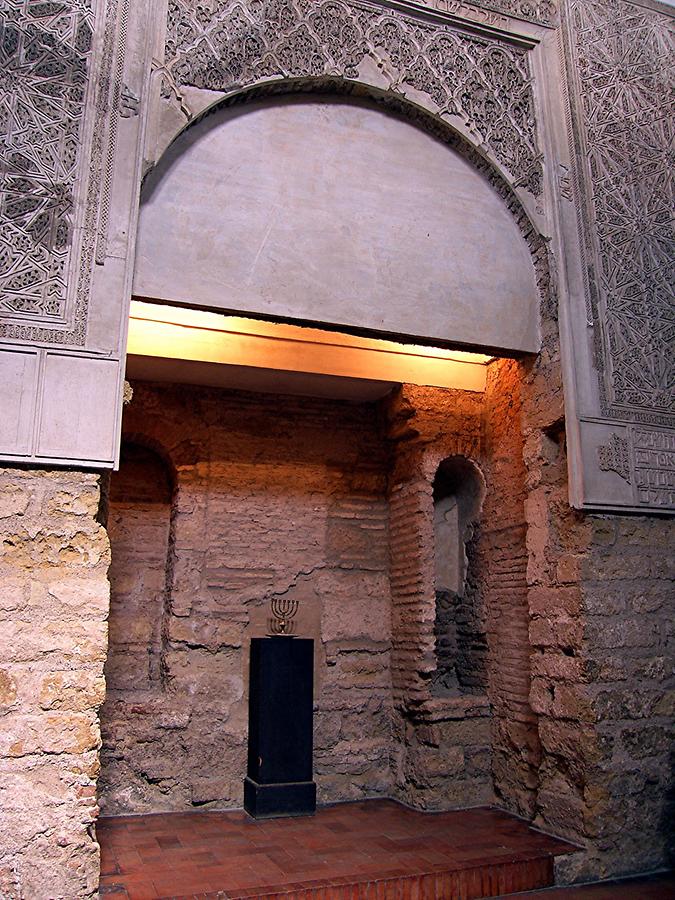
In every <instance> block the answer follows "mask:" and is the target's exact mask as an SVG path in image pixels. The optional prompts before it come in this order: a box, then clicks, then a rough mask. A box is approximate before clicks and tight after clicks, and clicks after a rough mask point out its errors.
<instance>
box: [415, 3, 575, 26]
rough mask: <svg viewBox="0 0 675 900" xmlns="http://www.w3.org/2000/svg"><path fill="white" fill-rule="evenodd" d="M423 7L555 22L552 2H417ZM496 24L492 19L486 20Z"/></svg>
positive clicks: (450, 11)
mask: <svg viewBox="0 0 675 900" xmlns="http://www.w3.org/2000/svg"><path fill="white" fill-rule="evenodd" d="M419 2H420V3H422V4H423V5H424V6H428V7H430V8H431V9H436V10H438V11H439V12H445V13H453V14H455V15H460V16H461V15H466V14H468V10H470V9H471V7H478V8H480V9H482V10H489V11H491V12H492V13H499V14H500V15H502V16H512V17H514V18H516V19H523V20H525V21H526V22H536V23H537V24H539V25H549V26H552V25H554V24H555V22H556V18H557V12H558V11H557V7H556V4H555V3H554V2H553V0H419ZM486 21H487V22H488V23H490V24H496V22H495V21H494V19H493V17H489V18H486Z"/></svg>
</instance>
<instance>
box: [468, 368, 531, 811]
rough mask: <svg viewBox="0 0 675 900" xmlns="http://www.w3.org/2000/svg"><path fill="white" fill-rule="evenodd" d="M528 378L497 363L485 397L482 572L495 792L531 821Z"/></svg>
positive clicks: (479, 547) (479, 564)
mask: <svg viewBox="0 0 675 900" xmlns="http://www.w3.org/2000/svg"><path fill="white" fill-rule="evenodd" d="M521 378H522V375H521V372H520V370H519V366H518V365H517V364H516V363H514V362H513V361H510V360H500V361H495V362H493V363H492V364H491V365H490V366H489V373H488V383H487V389H486V396H485V441H486V445H485V454H486V479H487V483H488V490H487V493H486V497H485V502H484V506H483V515H482V523H483V524H482V527H481V532H480V539H479V542H478V545H477V554H476V567H477V569H478V572H479V576H478V577H479V578H480V579H481V581H482V585H483V587H482V589H483V597H484V604H485V608H486V611H487V620H488V642H489V652H490V666H489V669H488V680H489V696H490V702H491V704H492V710H493V739H492V763H493V775H494V785H495V791H496V794H497V797H498V799H499V800H500V802H501V803H503V804H504V805H505V806H506V807H507V808H509V809H511V810H513V811H514V812H517V813H519V814H520V815H523V816H531V815H532V814H533V813H534V809H535V798H536V789H537V780H538V771H537V770H538V765H539V757H540V746H539V735H538V728H537V717H536V715H535V713H534V712H533V710H532V707H531V705H530V681H531V663H530V654H531V650H530V640H529V633H528V629H529V610H528V585H527V565H528V554H527V546H526V535H527V522H526V517H525V499H526V492H525V487H526V483H525V479H526V473H525V466H524V462H523V432H522V422H521V414H522V411H521V400H520V387H521Z"/></svg>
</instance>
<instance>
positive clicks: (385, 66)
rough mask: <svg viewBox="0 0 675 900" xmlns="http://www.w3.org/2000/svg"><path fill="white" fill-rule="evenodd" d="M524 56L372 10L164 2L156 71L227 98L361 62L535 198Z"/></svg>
mask: <svg viewBox="0 0 675 900" xmlns="http://www.w3.org/2000/svg"><path fill="white" fill-rule="evenodd" d="M510 5H514V4H510ZM516 5H517V4H516ZM521 5H523V6H527V5H528V4H521ZM536 5H537V4H534V3H530V4H529V7H530V8H532V9H534V7H535V6H536ZM528 52H529V51H528V50H527V49H525V48H523V47H520V46H515V45H513V44H511V43H508V42H506V41H500V40H498V39H497V38H495V37H491V36H481V35H477V34H469V33H465V32H462V31H459V30H457V29H455V28H453V27H452V25H451V24H450V23H448V24H445V23H442V22H428V21H426V20H423V19H420V18H415V17H413V16H408V15H404V14H403V13H401V12H398V11H395V10H393V9H388V8H383V7H382V6H376V5H373V4H365V3H358V2H349V3H348V2H344V0H247V2H244V0H215V2H213V3H211V4H209V5H208V6H207V5H205V4H200V3H195V2H191V0H170V3H169V18H168V30H167V40H166V60H165V64H166V68H167V70H168V71H170V73H171V76H172V78H173V81H174V86H176V87H177V88H178V89H180V88H181V87H186V86H189V87H195V88H202V89H206V90H211V91H220V92H223V93H230V92H233V91H235V90H238V89H241V88H245V87H249V86H251V85H254V84H257V83H260V82H261V81H264V80H273V79H277V78H280V77H285V78H296V79H297V78H312V77H314V78H318V77H331V76H339V77H343V78H347V79H354V80H356V79H358V76H359V67H360V66H361V65H362V64H363V63H364V61H365V60H370V61H371V62H372V63H373V65H374V66H376V67H377V68H379V70H380V71H381V72H382V73H383V75H384V76H385V78H386V80H387V82H388V83H389V84H390V86H391V88H392V89H393V90H394V91H399V92H401V91H403V90H404V89H408V90H412V91H414V92H417V93H419V94H422V95H425V96H426V97H427V98H429V100H430V101H431V103H430V104H429V105H430V106H432V107H433V108H434V109H435V110H437V112H438V114H440V115H445V116H451V115H454V116H457V117H459V118H460V119H461V120H462V121H463V123H464V125H465V126H466V128H467V129H468V130H469V131H470V132H471V134H472V135H473V136H474V139H475V143H477V144H479V145H482V146H483V147H485V148H486V149H487V151H488V152H489V153H490V154H491V155H492V157H493V158H494V159H495V160H496V161H497V162H499V163H500V164H501V165H502V166H503V167H504V168H505V170H506V171H507V172H508V173H509V174H510V175H511V176H512V178H513V180H514V182H517V184H518V185H519V186H520V187H524V188H525V189H526V190H528V191H530V192H531V193H532V194H534V195H535V196H538V195H540V194H541V191H542V163H541V157H540V153H539V150H538V147H537V134H536V123H535V110H534V98H533V93H532V86H531V78H532V76H531V72H530V67H529V59H528Z"/></svg>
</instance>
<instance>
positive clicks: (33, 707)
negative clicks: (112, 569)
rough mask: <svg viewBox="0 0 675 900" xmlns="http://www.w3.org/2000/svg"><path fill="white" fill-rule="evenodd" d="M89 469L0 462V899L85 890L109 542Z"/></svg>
mask: <svg viewBox="0 0 675 900" xmlns="http://www.w3.org/2000/svg"><path fill="white" fill-rule="evenodd" d="M98 509H99V476H97V475H94V474H87V473H83V472H74V471H47V470H37V469H33V470H23V469H18V468H16V469H2V470H0V810H1V811H2V812H1V813H0V896H2V897H3V898H11V900H19V898H21V900H42V898H59V900H72V898H78V900H81V898H88V897H92V898H93V897H94V896H96V894H97V889H98V868H99V849H98V844H97V843H96V840H95V836H94V830H93V826H94V822H95V820H96V815H97V812H98V809H97V805H96V778H97V775H98V771H99V762H98V749H99V746H100V732H99V722H98V709H99V706H100V704H101V703H102V701H103V696H104V692H105V683H104V679H103V663H104V660H105V654H106V644H107V615H108V598H109V585H108V581H107V578H106V573H107V569H108V564H109V559H110V557H109V544H108V539H107V536H106V533H105V531H104V529H103V528H102V527H101V526H100V525H99V524H98V522H97V520H96V517H97V515H98Z"/></svg>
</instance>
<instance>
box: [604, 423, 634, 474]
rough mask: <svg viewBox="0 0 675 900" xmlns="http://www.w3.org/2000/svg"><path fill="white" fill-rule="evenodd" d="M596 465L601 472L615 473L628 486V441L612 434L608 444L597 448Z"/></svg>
mask: <svg viewBox="0 0 675 900" xmlns="http://www.w3.org/2000/svg"><path fill="white" fill-rule="evenodd" d="M598 465H599V467H600V469H601V471H603V472H616V473H617V475H620V476H621V477H622V478H623V479H624V481H627V482H628V483H629V484H630V480H631V478H630V459H629V448H628V441H627V440H626V438H621V437H619V436H618V435H616V434H613V435H612V436H611V437H610V439H609V444H605V445H603V446H601V447H598Z"/></svg>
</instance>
